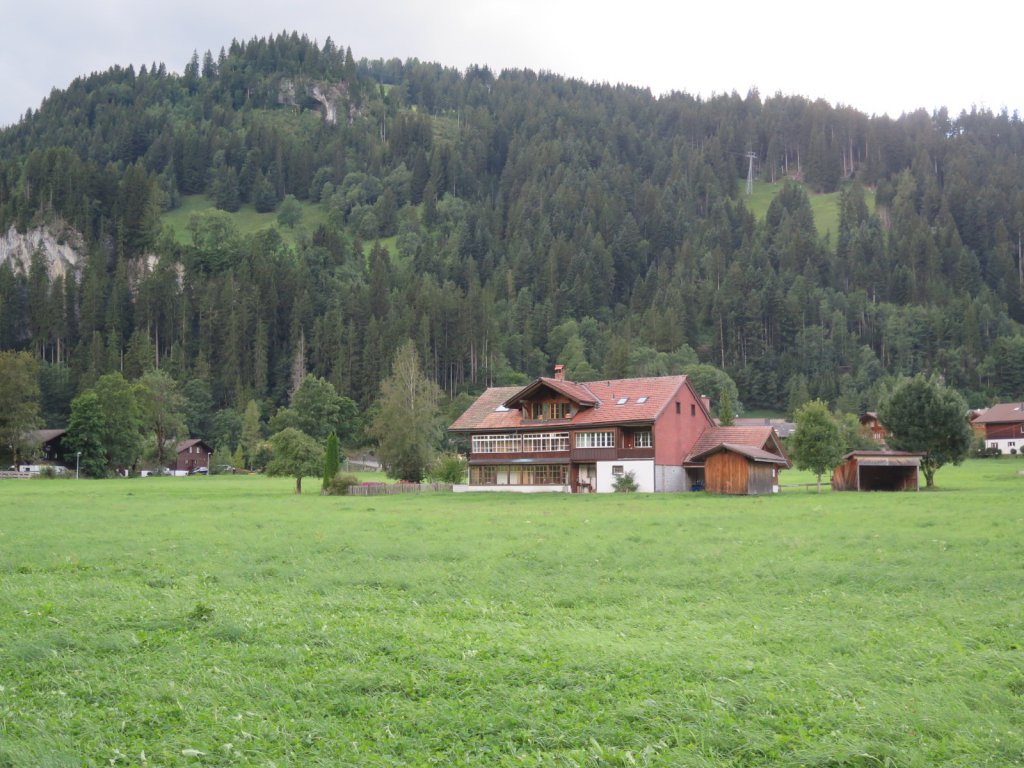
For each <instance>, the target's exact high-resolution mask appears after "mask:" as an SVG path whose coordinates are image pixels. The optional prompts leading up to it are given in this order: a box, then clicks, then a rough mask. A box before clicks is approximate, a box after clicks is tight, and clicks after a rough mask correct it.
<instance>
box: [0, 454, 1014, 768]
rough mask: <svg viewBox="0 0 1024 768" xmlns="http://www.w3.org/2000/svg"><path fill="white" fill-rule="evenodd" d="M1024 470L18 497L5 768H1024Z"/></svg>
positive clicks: (117, 488)
mask: <svg viewBox="0 0 1024 768" xmlns="http://www.w3.org/2000/svg"><path fill="white" fill-rule="evenodd" d="M1021 469H1024V462H1022V461H1010V460H1007V459H1004V460H999V461H988V462H985V461H975V462H969V463H968V464H967V465H965V466H964V467H959V468H955V467H950V468H944V469H942V470H941V471H940V472H939V473H938V474H937V476H936V480H937V483H938V485H939V488H938V489H936V490H934V491H931V492H927V493H924V492H923V493H919V494H899V495H891V494H854V493H848V494H834V493H823V494H820V495H819V494H816V493H814V492H813V491H811V490H810V489H804V488H801V489H795V490H791V491H787V492H784V493H783V494H781V495H778V496H773V497H770V498H722V497H717V498H716V497H710V496H706V495H704V494H680V495H632V496H619V495H604V496H561V495H544V496H542V497H537V496H532V497H531V496H516V495H501V496H495V495H492V494H457V495H451V494H423V495H419V496H408V495H406V496H394V497H374V498H351V499H348V498H334V497H321V496H318V495H314V494H307V495H303V496H301V497H296V496H294V495H293V494H292V493H291V490H292V488H293V486H294V482H293V481H290V480H288V479H268V478H264V477H259V476H219V477H208V478H207V477H193V478H147V479H140V480H119V481H113V480H111V481H77V482H76V481H74V480H51V481H42V480H39V481H35V480H33V481H14V480H12V481H6V482H0V766H3V767H4V768H21V767H22V766H25V767H28V766H104V767H108V766H151V767H152V768H156V766H211V765H217V766H235V765H237V766H278V767H281V766H395V765H405V766H423V765H447V766H470V765H472V766H599V765H601V766H603V765H621V766H632V765H640V766H645V765H646V766H830V767H832V768H837V767H839V766H864V767H866V766H1010V765H1021V764H1024V732H1022V728H1024V651H1022V646H1024V622H1022V620H1024V615H1022V606H1021V594H1022V591H1024V505H1022V504H1021V497H1022V494H1024V477H1020V476H1018V474H1017V472H1018V470H1021ZM801 479H804V478H802V476H800V475H797V474H793V475H790V473H787V474H786V476H784V482H787V483H788V482H793V481H799V480H801ZM807 479H808V481H809V478H807ZM308 486H309V487H315V484H314V483H312V482H309V483H308Z"/></svg>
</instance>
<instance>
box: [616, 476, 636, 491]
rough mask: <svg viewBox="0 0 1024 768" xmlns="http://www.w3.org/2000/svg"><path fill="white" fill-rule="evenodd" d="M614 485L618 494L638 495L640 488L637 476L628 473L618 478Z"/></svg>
mask: <svg viewBox="0 0 1024 768" xmlns="http://www.w3.org/2000/svg"><path fill="white" fill-rule="evenodd" d="M613 485H614V486H615V492H616V493H636V492H637V490H639V488H640V486H639V484H637V482H636V475H635V474H633V473H632V472H626V473H625V474H623V475H619V476H618V477H616V478H615V482H614V483H613Z"/></svg>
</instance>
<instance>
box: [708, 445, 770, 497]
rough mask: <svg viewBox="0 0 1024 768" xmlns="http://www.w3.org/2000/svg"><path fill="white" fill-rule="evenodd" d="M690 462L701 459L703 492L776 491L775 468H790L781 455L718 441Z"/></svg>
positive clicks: (751, 494) (758, 492)
mask: <svg viewBox="0 0 1024 768" xmlns="http://www.w3.org/2000/svg"><path fill="white" fill-rule="evenodd" d="M693 461H703V462H704V490H705V491H707V492H708V493H724V494H733V495H745V496H757V495H760V494H765V493H778V491H779V471H780V470H782V469H788V468H789V467H790V463H789V460H788V459H787V458H786V457H785V456H784V455H780V454H778V453H772V452H771V451H766V450H764V449H763V448H755V447H753V446H750V445H741V444H736V443H720V444H719V445H716V446H715V447H714V448H711V449H709V450H707V451H704V452H703V453H700V454H697V455H696V456H694V457H693Z"/></svg>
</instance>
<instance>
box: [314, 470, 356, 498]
mask: <svg viewBox="0 0 1024 768" xmlns="http://www.w3.org/2000/svg"><path fill="white" fill-rule="evenodd" d="M353 485H359V478H358V477H356V476H355V475H349V474H344V473H339V474H337V475H335V476H334V479H333V480H331V482H330V483H328V484H327V485H326V486H325V487H324V489H323V491H322V493H323V495H324V496H347V495H348V489H349V488H351V487H352V486H353Z"/></svg>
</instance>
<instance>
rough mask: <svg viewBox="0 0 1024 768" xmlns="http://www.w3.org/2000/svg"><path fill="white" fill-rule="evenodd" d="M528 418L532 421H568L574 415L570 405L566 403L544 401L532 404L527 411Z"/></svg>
mask: <svg viewBox="0 0 1024 768" xmlns="http://www.w3.org/2000/svg"><path fill="white" fill-rule="evenodd" d="M526 414H527V418H529V419H531V420H532V421H550V420H552V419H568V418H569V417H570V416H571V415H572V414H571V411H570V404H569V403H567V402H564V401H552V400H544V401H539V402H533V403H530V404H529V405H528V406H527V409H526Z"/></svg>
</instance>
